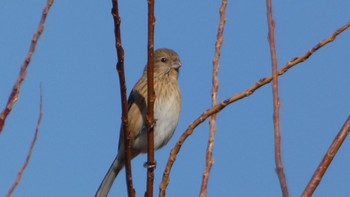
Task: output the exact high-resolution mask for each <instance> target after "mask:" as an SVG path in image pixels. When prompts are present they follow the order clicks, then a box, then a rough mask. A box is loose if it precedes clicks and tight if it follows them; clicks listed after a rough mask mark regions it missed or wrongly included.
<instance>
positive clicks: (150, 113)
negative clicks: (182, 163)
mask: <svg viewBox="0 0 350 197" xmlns="http://www.w3.org/2000/svg"><path fill="white" fill-rule="evenodd" d="M147 2H148V46H147V49H148V61H147V64H148V65H147V103H148V105H147V127H148V132H147V141H148V143H147V164H148V168H147V190H146V193H145V196H147V197H152V196H153V181H154V169H155V164H156V162H155V159H154V124H155V122H154V101H155V99H156V95H155V93H154V77H153V75H154V73H153V67H154V57H153V53H154V26H155V17H154V0H148V1H147Z"/></svg>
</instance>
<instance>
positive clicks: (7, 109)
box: [0, 0, 54, 133]
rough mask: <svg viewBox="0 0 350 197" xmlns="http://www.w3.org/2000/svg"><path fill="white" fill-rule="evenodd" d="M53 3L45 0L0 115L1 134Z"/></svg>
mask: <svg viewBox="0 0 350 197" xmlns="http://www.w3.org/2000/svg"><path fill="white" fill-rule="evenodd" d="M53 2H54V0H47V3H46V5H45V7H44V9H43V13H42V15H41V19H40V23H39V26H38V29H37V31H36V33H35V34H34V35H33V37H32V41H31V44H30V47H29V52H28V54H27V56H26V58H25V59H24V62H23V63H22V66H21V71H20V73H19V76H18V78H17V81H16V83H15V84H14V86H13V88H12V91H11V94H10V96H9V99H8V101H7V104H6V106H5V109H4V110H3V111H2V112H1V114H0V133H1V132H2V130H3V128H4V125H5V121H6V118H7V116H8V115H9V113H10V112H11V111H12V108H13V106H14V105H15V103H16V102H17V101H18V98H19V91H20V89H21V85H22V82H23V81H24V79H25V77H26V74H27V69H28V66H29V63H30V61H31V60H32V57H33V54H34V52H35V48H36V45H37V43H38V40H39V38H40V36H41V34H42V32H43V31H44V25H45V21H46V17H47V15H48V13H49V11H50V8H51V6H52V4H53Z"/></svg>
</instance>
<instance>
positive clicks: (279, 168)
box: [266, 0, 289, 197]
mask: <svg viewBox="0 0 350 197" xmlns="http://www.w3.org/2000/svg"><path fill="white" fill-rule="evenodd" d="M266 7H267V20H268V27H269V45H270V53H271V63H272V92H273V108H274V110H273V126H274V135H275V163H276V172H277V175H278V179H279V182H280V186H281V190H282V194H283V196H284V197H288V196H289V194H288V187H287V180H286V176H285V174H284V172H283V162H282V152H281V128H280V99H279V93H278V73H277V54H276V46H275V22H274V20H273V16H272V0H266Z"/></svg>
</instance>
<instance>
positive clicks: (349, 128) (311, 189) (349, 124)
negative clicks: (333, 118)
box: [302, 116, 350, 197]
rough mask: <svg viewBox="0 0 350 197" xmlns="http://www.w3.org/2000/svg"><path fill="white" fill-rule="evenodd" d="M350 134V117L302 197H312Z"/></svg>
mask: <svg viewBox="0 0 350 197" xmlns="http://www.w3.org/2000/svg"><path fill="white" fill-rule="evenodd" d="M349 132H350V116H349V117H348V119H347V120H346V122H345V123H344V125H343V127H342V128H341V129H340V131H339V133H338V135H337V136H336V137H335V138H334V140H333V143H332V144H331V146H330V147H329V149H328V151H327V153H326V154H325V155H324V157H323V159H322V161H321V163H320V164H319V165H318V167H317V170H316V171H315V173H314V175H313V176H312V178H311V180H310V182H309V184H308V185H307V186H306V188H305V190H304V192H303V194H302V196H303V197H309V196H312V194H313V193H314V191H315V190H316V188H317V186H318V185H319V184H320V182H321V180H322V177H323V175H324V174H325V173H326V171H327V169H328V167H329V165H330V164H331V163H332V160H333V159H334V157H335V155H336V154H337V152H338V150H339V148H340V146H341V145H342V144H343V142H344V140H345V138H346V137H347V136H348V134H349Z"/></svg>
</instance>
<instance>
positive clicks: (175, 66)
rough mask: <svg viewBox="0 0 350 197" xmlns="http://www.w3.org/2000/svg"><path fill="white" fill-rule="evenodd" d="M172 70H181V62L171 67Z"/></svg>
mask: <svg viewBox="0 0 350 197" xmlns="http://www.w3.org/2000/svg"><path fill="white" fill-rule="evenodd" d="M171 67H172V68H174V69H175V70H179V68H180V67H181V62H174V63H173V64H172V65H171Z"/></svg>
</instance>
